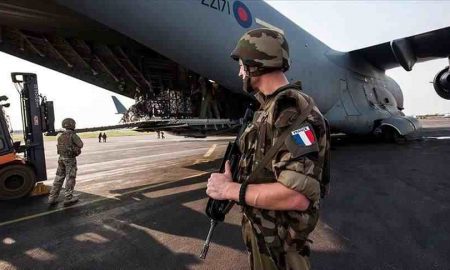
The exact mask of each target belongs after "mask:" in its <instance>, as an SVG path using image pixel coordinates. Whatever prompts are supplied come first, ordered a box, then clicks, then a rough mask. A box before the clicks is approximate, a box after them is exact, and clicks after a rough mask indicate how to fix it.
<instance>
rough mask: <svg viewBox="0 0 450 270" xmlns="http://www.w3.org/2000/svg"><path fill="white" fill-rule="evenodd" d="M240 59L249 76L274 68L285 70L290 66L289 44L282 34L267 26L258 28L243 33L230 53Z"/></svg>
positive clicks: (258, 74) (232, 56) (267, 71)
mask: <svg viewBox="0 0 450 270" xmlns="http://www.w3.org/2000/svg"><path fill="white" fill-rule="evenodd" d="M231 58H233V59H234V60H236V61H238V60H241V61H242V64H243V65H244V67H245V66H246V68H247V69H248V70H249V75H250V76H260V75H263V74H265V73H269V72H272V71H274V70H282V71H283V72H285V71H287V70H288V69H289V67H290V59H289V46H288V43H287V41H286V38H285V37H284V35H283V34H282V33H280V32H278V31H275V30H272V29H269V28H258V29H254V30H250V31H248V32H247V33H245V34H244V35H243V36H242V37H241V38H240V39H239V41H238V43H237V45H236V48H235V49H234V50H233V52H232V53H231Z"/></svg>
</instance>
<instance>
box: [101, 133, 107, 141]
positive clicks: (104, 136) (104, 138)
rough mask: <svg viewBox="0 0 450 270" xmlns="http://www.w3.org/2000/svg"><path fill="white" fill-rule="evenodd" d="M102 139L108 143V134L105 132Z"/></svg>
mask: <svg viewBox="0 0 450 270" xmlns="http://www.w3.org/2000/svg"><path fill="white" fill-rule="evenodd" d="M102 138H103V142H106V138H108V136H106V132H103V136H102Z"/></svg>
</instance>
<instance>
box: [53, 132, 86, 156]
mask: <svg viewBox="0 0 450 270" xmlns="http://www.w3.org/2000/svg"><path fill="white" fill-rule="evenodd" d="M56 148H57V151H58V155H60V156H61V157H62V158H75V157H77V156H78V155H80V154H81V148H83V141H82V140H81V139H80V137H79V136H78V135H77V134H76V133H75V131H72V130H66V131H64V132H63V133H62V134H61V135H59V137H58V144H57V145H56Z"/></svg>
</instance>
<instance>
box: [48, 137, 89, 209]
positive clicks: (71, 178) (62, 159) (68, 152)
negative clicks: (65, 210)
mask: <svg viewBox="0 0 450 270" xmlns="http://www.w3.org/2000/svg"><path fill="white" fill-rule="evenodd" d="M81 148H83V142H82V141H81V139H80V137H79V136H78V135H77V134H76V133H75V131H73V130H70V129H69V130H66V131H64V132H63V133H62V134H61V135H60V136H59V137H58V144H57V150H58V154H59V159H58V169H57V170H56V177H55V180H54V181H53V187H52V190H51V191H50V196H49V202H54V201H55V200H56V198H57V197H58V196H59V192H60V191H61V188H62V185H63V183H64V179H66V178H67V180H66V186H65V201H70V200H72V198H73V189H74V187H75V178H76V176H77V169H78V168H77V159H76V157H77V156H78V155H79V154H80V153H81Z"/></svg>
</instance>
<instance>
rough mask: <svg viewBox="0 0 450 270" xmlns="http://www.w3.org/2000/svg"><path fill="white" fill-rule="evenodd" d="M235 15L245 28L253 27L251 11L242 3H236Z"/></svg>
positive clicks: (234, 5)
mask: <svg viewBox="0 0 450 270" xmlns="http://www.w3.org/2000/svg"><path fill="white" fill-rule="evenodd" d="M233 13H234V17H235V18H236V21H237V22H238V23H239V24H240V25H241V26H242V27H244V28H249V27H250V26H252V22H253V17H252V14H251V13H250V10H249V9H248V7H247V6H246V5H244V3H242V2H241V1H234V3H233Z"/></svg>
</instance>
